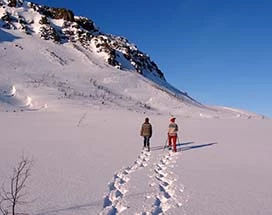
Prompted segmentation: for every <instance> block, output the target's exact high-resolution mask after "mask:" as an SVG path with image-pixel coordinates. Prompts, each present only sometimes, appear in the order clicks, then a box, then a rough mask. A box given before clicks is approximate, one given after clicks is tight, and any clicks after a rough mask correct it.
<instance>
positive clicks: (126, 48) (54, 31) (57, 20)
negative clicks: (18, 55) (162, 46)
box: [0, 0, 165, 81]
mask: <svg viewBox="0 0 272 215" xmlns="http://www.w3.org/2000/svg"><path fill="white" fill-rule="evenodd" d="M0 27H2V28H6V29H17V30H20V31H23V32H25V33H26V34H29V35H33V34H38V35H39V36H40V37H41V38H42V39H44V40H52V41H54V42H55V43H60V44H63V43H69V42H71V43H80V44H81V45H82V46H83V47H84V48H86V49H92V50H95V51H96V52H97V53H103V54H104V56H105V61H106V62H107V63H108V64H110V65H112V66H114V67H116V68H118V69H121V70H123V69H130V70H135V71H137V72H138V73H140V74H142V75H144V76H147V75H148V76H149V77H150V75H151V77H154V78H155V79H159V80H161V81H165V77H164V74H163V73H162V71H161V70H160V69H159V68H158V66H157V65H156V63H155V62H153V61H152V60H151V59H150V57H149V56H148V55H146V54H145V53H143V52H141V51H140V50H139V49H138V48H137V47H136V46H135V45H134V44H132V43H130V42H129V41H128V40H127V39H125V38H123V37H119V36H114V35H111V34H105V33H103V32H101V31H100V30H99V29H98V28H97V27H96V25H95V24H94V22H93V21H92V20H90V19H89V18H86V17H79V16H75V15H74V13H73V11H71V10H68V9H65V8H51V7H47V6H43V5H38V4H35V3H32V2H26V1H24V0H0Z"/></svg>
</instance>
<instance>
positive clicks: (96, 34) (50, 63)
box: [0, 0, 261, 118]
mask: <svg viewBox="0 0 272 215" xmlns="http://www.w3.org/2000/svg"><path fill="white" fill-rule="evenodd" d="M0 50H1V52H0V65H1V69H0V110H1V111H20V110H21V111H23V110H40V109H44V108H47V107H48V109H49V108H51V109H52V110H54V109H58V108H63V107H78V106H80V107H81V108H92V109H109V108H110V109H129V110H131V111H137V112H142V113H153V114H175V115H182V116H185V117H205V118H212V117H216V118H229V117H231V118H233V117H246V118H252V117H257V118H259V117H261V116H259V115H257V114H254V113H248V112H246V111H240V110H235V109H230V108H221V107H208V106H205V105H202V104H200V103H199V102H197V101H196V100H194V99H193V98H191V97H190V96H189V95H188V94H187V93H184V92H181V91H180V90H178V89H176V88H175V87H173V86H171V85H170V84H169V83H168V82H167V81H166V79H165V77H164V74H163V73H162V72H161V70H160V69H159V68H158V67H157V65H156V64H155V63H154V62H153V61H152V60H151V59H150V57H148V56H147V55H146V54H144V53H143V52H141V51H140V50H138V48H137V47H136V46H135V45H134V44H132V43H130V42H129V41H128V40H127V39H125V38H123V37H117V36H114V35H110V34H105V33H103V32H101V31H100V30H98V28H97V27H96V26H95V24H94V22H93V21H92V20H90V19H88V18H85V17H77V16H75V15H74V14H73V12H72V11H70V10H67V9H63V8H50V7H47V6H41V5H38V4H35V3H31V2H26V1H23V0H0Z"/></svg>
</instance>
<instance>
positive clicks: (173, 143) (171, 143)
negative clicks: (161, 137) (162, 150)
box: [168, 117, 178, 152]
mask: <svg viewBox="0 0 272 215" xmlns="http://www.w3.org/2000/svg"><path fill="white" fill-rule="evenodd" d="M175 120H176V118H175V117H172V118H171V119H170V124H169V126H168V148H169V149H171V147H173V152H177V137H178V134H177V133H178V125H177V124H176V123H175Z"/></svg>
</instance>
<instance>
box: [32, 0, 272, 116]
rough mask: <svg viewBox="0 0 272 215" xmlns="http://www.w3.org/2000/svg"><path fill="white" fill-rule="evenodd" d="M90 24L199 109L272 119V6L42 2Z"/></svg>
mask: <svg viewBox="0 0 272 215" xmlns="http://www.w3.org/2000/svg"><path fill="white" fill-rule="evenodd" d="M35 2H37V3H41V4H45V5H48V6H53V7H65V8H68V9H71V10H72V11H74V13H75V15H80V16H86V17H88V18H90V19H91V20H93V21H94V22H95V23H96V25H97V26H98V27H100V30H102V31H103V32H105V33H111V34H115V35H120V36H124V37H126V38H127V39H128V40H130V41H131V42H133V43H135V44H136V45H137V47H138V48H139V49H140V50H141V51H143V52H145V53H147V54H148V55H149V56H150V57H151V59H152V60H154V61H155V62H156V63H157V64H158V66H159V68H160V69H161V70H162V71H163V73H164V74H165V77H166V79H167V80H168V82H169V83H171V84H172V85H174V86H175V87H177V88H178V89H180V90H182V91H186V92H188V93H189V95H191V96H192V97H194V98H195V99H197V100H199V101H200V102H202V103H205V104H210V105H223V106H229V107H236V108H241V109H245V110H249V111H253V112H256V113H260V114H264V115H267V116H270V117H272V83H271V82H272V12H271V11H272V1H271V0H220V1H219V0H205V1H203V0H168V1H162V0H148V1H147V0H137V1H126V0H116V1H101V0H91V1H90V0H77V1H64V0H37V1H35Z"/></svg>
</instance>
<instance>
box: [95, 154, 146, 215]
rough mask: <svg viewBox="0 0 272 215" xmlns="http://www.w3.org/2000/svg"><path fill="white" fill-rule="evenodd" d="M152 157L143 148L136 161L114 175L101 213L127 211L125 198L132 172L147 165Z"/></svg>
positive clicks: (113, 213) (113, 214) (112, 214)
mask: <svg viewBox="0 0 272 215" xmlns="http://www.w3.org/2000/svg"><path fill="white" fill-rule="evenodd" d="M149 159H150V152H147V151H145V150H142V152H141V154H140V155H139V156H138V158H137V160H135V161H134V163H133V164H132V165H131V166H129V167H126V168H124V169H121V170H119V171H118V172H117V173H115V174H114V176H113V181H112V182H110V183H109V185H108V187H109V192H108V194H107V195H106V196H105V197H104V204H103V210H102V211H101V212H100V215H115V214H119V213H121V212H123V211H125V210H126V209H127V208H128V205H127V203H126V200H125V194H126V193H127V192H128V189H129V181H130V176H131V173H133V172H135V171H138V170H139V169H141V168H143V167H146V166H147V165H148V161H149Z"/></svg>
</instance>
